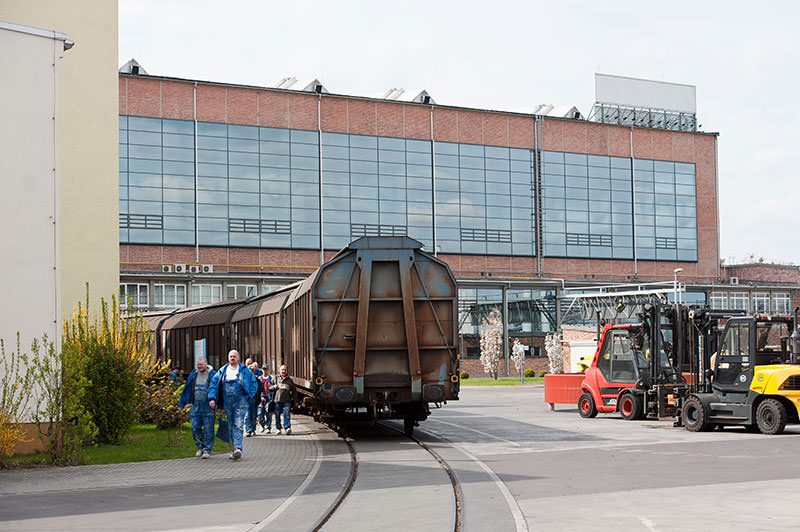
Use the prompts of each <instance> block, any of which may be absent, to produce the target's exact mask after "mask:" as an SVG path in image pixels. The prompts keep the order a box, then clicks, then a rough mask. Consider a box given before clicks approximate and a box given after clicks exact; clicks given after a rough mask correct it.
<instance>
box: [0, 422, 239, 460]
mask: <svg viewBox="0 0 800 532" xmlns="http://www.w3.org/2000/svg"><path fill="white" fill-rule="evenodd" d="M175 434H176V433H175V431H174V430H171V429H164V430H158V429H156V427H155V425H134V427H133V429H131V432H130V434H129V435H128V437H127V439H126V441H125V442H124V443H122V444H120V445H108V444H98V445H93V446H90V447H87V448H86V456H87V461H86V463H87V464H119V463H122V462H149V461H151V460H170V459H172V458H188V457H190V456H194V453H195V451H196V450H197V448H196V447H195V446H194V441H193V440H192V431H191V428H190V427H189V424H188V423H186V424H184V426H183V430H182V431H181V432H180V433H178V434H177V438H176V439H174V440H173V437H174V436H175ZM226 452H227V453H229V452H231V446H230V444H229V443H225V442H223V441H222V440H220V439H219V438H217V439H215V440H214V450H213V452H212V454H218V453H226ZM9 461H10V462H12V463H13V462H17V463H18V465H19V467H32V466H38V465H42V464H45V463H46V462H47V454H46V453H32V454H18V455H14V456H13V457H11V459H10V460H9Z"/></svg>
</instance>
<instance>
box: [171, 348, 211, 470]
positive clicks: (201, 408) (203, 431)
mask: <svg viewBox="0 0 800 532" xmlns="http://www.w3.org/2000/svg"><path fill="white" fill-rule="evenodd" d="M214 375H215V372H214V371H213V370H211V369H209V367H208V361H207V360H206V359H205V358H202V357H201V358H198V359H197V367H196V368H195V369H193V370H192V372H191V373H190V374H189V378H188V379H186V384H185V385H184V386H183V393H181V399H180V401H179V402H178V408H183V407H185V406H186V405H191V407H190V408H189V419H190V420H191V422H192V437H193V438H194V444H195V445H196V446H197V453H195V456H199V457H200V458H208V457H209V456H210V455H211V447H213V445H214V407H213V406H211V405H210V404H209V401H208V386H209V383H210V382H211V380H212V379H213V378H214Z"/></svg>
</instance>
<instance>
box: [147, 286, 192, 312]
mask: <svg viewBox="0 0 800 532" xmlns="http://www.w3.org/2000/svg"><path fill="white" fill-rule="evenodd" d="M153 299H154V301H153V306H155V307H156V308H178V307H185V306H186V286H185V285H182V284H156V285H155V286H153Z"/></svg>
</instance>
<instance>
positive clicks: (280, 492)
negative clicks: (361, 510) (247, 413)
mask: <svg viewBox="0 0 800 532" xmlns="http://www.w3.org/2000/svg"><path fill="white" fill-rule="evenodd" d="M292 430H293V434H292V435H291V436H286V435H280V436H279V435H275V434H273V435H266V434H261V433H260V432H258V433H257V436H256V437H253V438H245V439H244V449H243V451H244V456H243V458H242V460H240V461H232V460H229V459H228V456H229V455H228V454H227V453H226V454H218V455H214V456H212V457H211V458H210V459H208V460H202V459H199V458H195V457H191V458H183V459H179V460H163V461H158V462H138V463H127V464H110V465H98V466H77V467H65V468H42V469H17V470H12V471H0V529H4V530H56V529H58V530H109V529H114V530H249V529H251V528H253V527H257V528H259V529H265V530H268V529H269V528H270V527H269V526H268V525H269V523H270V522H275V521H276V517H278V516H277V515H273V514H275V513H276V509H279V508H280V513H281V514H282V515H285V516H289V515H291V516H293V520H294V521H296V520H297V519H300V520H301V521H303V520H305V521H307V524H311V523H313V521H314V519H316V518H317V516H316V515H308V514H309V512H308V511H307V509H306V511H302V509H300V508H295V507H294V506H296V505H293V504H286V502H287V500H288V501H289V502H292V501H293V500H295V498H296V497H294V496H293V494H295V492H296V491H297V489H298V487H300V486H301V485H302V484H303V483H304V481H306V479H307V477H308V476H309V474H311V473H312V472H313V474H314V477H318V478H316V479H310V480H309V481H308V482H306V484H305V485H303V491H304V492H309V491H313V492H315V493H316V495H314V496H315V497H316V498H317V500H315V502H314V506H313V507H312V508H314V510H315V512H316V511H318V512H319V513H320V514H321V513H322V512H324V509H325V508H326V507H327V506H328V504H329V503H328V504H326V501H328V500H329V499H330V500H331V501H332V500H334V499H335V497H336V495H337V493H338V488H337V485H338V482H339V481H340V480H341V479H343V478H346V475H347V467H349V455H348V452H347V450H346V448H345V447H344V444H342V443H341V442H339V441H338V440H337V438H336V437H335V434H332V433H331V431H330V430H329V429H327V428H325V427H324V426H322V425H319V424H317V423H314V422H313V421H312V420H311V419H310V418H307V417H304V416H292ZM345 455H348V456H345ZM323 457H324V459H323ZM320 461H325V462H328V464H327V465H326V466H325V467H322V465H320V464H319V462H320ZM323 465H324V464H323ZM314 480H318V481H319V482H313V484H314V485H313V488H314V490H308V489H307V488H308V486H309V484H311V483H312V482H311V481H314ZM298 495H300V494H298ZM320 505H321V506H320ZM312 513H314V512H312ZM270 516H272V517H270ZM268 519H269V522H266V521H265V520H268ZM281 521H283V520H282V519H281ZM262 525H263V526H262ZM275 528H276V529H277V528H280V529H287V528H292V527H287V526H286V523H285V522H282V523H281V525H280V526H278V523H277V522H275ZM306 528H308V527H307V526H306V524H303V527H302V529H306Z"/></svg>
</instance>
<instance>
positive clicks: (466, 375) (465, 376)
mask: <svg viewBox="0 0 800 532" xmlns="http://www.w3.org/2000/svg"><path fill="white" fill-rule="evenodd" d="M464 379H469V373H468V372H466V371H462V372H461V380H464Z"/></svg>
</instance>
